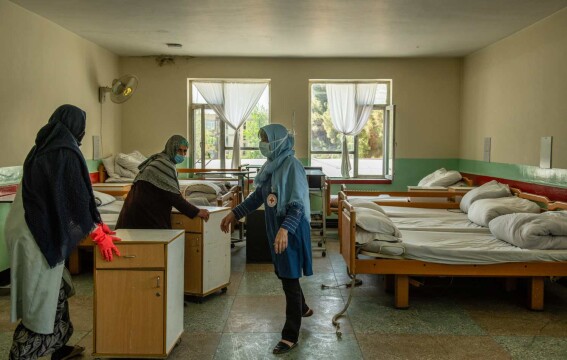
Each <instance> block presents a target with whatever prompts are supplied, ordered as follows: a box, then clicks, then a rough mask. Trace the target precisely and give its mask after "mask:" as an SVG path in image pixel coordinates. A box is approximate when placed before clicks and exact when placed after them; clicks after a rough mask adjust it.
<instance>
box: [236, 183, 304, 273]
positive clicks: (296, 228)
mask: <svg viewBox="0 0 567 360" xmlns="http://www.w3.org/2000/svg"><path fill="white" fill-rule="evenodd" d="M270 184H271V181H270V180H268V181H266V182H265V183H264V185H262V186H261V187H259V188H257V189H256V190H255V191H254V192H253V193H252V194H251V195H250V196H249V197H248V198H246V200H244V202H243V203H242V204H240V205H238V206H237V207H236V208H234V209H233V212H234V214H235V216H236V218H237V219H240V218H241V217H243V216H245V215H246V214H249V213H251V212H252V211H254V210H256V209H257V208H259V207H260V205H262V204H264V208H265V214H266V234H267V238H268V245H269V246H270V252H271V253H272V262H273V264H274V268H275V271H276V275H278V276H279V277H281V278H286V279H298V278H300V277H301V276H302V274H303V275H305V276H309V275H313V268H312V262H313V259H312V257H311V228H310V226H309V222H308V221H307V219H306V218H305V216H303V208H301V207H300V206H289V207H288V209H287V213H286V216H277V215H276V208H277V206H275V204H274V203H273V202H270V203H268V200H269V199H273V198H274V196H275V198H276V199H277V197H278V194H276V193H275V192H274V191H272V187H271V185H270ZM270 195H272V196H270ZM278 201H279V199H278ZM281 227H283V228H285V229H287V230H288V241H287V243H288V246H287V248H286V250H285V251H284V252H283V253H280V254H276V252H275V250H274V240H275V239H276V234H277V233H278V231H279V229H280V228H281Z"/></svg>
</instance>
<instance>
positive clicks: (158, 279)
mask: <svg viewBox="0 0 567 360" xmlns="http://www.w3.org/2000/svg"><path fill="white" fill-rule="evenodd" d="M159 281H160V277H159V276H158V277H157V288H158V289H159V288H160V285H159Z"/></svg>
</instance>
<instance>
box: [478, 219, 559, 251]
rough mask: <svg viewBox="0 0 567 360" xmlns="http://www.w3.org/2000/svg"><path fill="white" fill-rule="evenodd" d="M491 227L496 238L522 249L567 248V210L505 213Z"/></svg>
mask: <svg viewBox="0 0 567 360" xmlns="http://www.w3.org/2000/svg"><path fill="white" fill-rule="evenodd" d="M489 228H490V232H492V234H493V235H494V236H496V238H498V239H500V240H503V241H506V242H508V243H510V244H512V245H516V246H518V247H520V248H522V249H539V250H567V211H548V212H545V213H542V214H509V215H503V216H499V217H497V218H496V219H494V220H492V221H491V222H490V224H489Z"/></svg>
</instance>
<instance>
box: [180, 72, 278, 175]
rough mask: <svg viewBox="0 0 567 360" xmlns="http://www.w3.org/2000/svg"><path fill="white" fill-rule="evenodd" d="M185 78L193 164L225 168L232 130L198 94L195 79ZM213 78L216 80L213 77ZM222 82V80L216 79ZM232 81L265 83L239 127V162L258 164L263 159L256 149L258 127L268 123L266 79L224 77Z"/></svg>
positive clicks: (230, 148) (208, 167) (267, 87)
mask: <svg viewBox="0 0 567 360" xmlns="http://www.w3.org/2000/svg"><path fill="white" fill-rule="evenodd" d="M200 81H206V80H203V79H198V80H197V79H193V80H189V89H190V99H191V103H190V104H189V129H190V138H191V139H192V140H193V141H192V142H191V145H192V149H191V150H192V159H193V164H192V165H193V167H195V168H202V169H205V168H206V169H226V168H230V167H231V161H232V156H233V151H234V148H233V145H234V132H235V130H234V129H233V128H232V127H230V126H229V125H227V124H226V123H225V122H223V121H222V120H221V119H220V117H219V116H218V115H217V113H216V112H215V111H214V110H213V108H212V107H211V106H210V105H209V104H207V101H206V100H205V99H204V97H203V96H202V95H201V93H199V91H198V90H197V87H196V86H195V82H200ZM215 81H217V80H215ZM219 81H222V80H219ZM225 81H227V82H228V81H230V82H234V83H261V82H263V83H265V84H267V86H266V88H265V90H264V92H263V93H262V95H261V96H260V99H259V100H258V103H257V104H256V106H255V107H254V108H253V109H252V112H251V113H250V115H249V116H248V118H247V119H246V120H245V121H244V123H243V125H242V127H241V128H240V137H239V139H240V140H239V141H240V163H241V164H255V165H261V164H263V163H264V162H265V160H266V159H265V157H264V156H262V154H261V153H260V150H259V149H258V143H259V140H258V130H260V128H261V127H262V126H264V125H268V124H269V123H270V86H269V81H267V80H225Z"/></svg>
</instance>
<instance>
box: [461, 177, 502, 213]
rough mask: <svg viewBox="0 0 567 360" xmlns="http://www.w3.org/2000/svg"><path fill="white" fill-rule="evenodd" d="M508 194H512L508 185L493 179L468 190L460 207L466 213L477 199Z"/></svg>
mask: <svg viewBox="0 0 567 360" xmlns="http://www.w3.org/2000/svg"><path fill="white" fill-rule="evenodd" d="M507 196H512V193H511V192H510V188H509V187H508V185H506V184H501V183H499V182H497V181H496V180H492V181H489V182H487V183H486V184H483V185H481V186H479V187H477V188H474V189H472V190H471V191H469V192H467V193H466V194H465V195H464V196H463V198H462V199H461V202H460V204H459V207H460V208H461V211H463V212H465V213H466V212H468V211H469V207H470V206H471V204H472V203H474V202H475V201H477V200H480V199H494V198H501V197H507Z"/></svg>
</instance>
